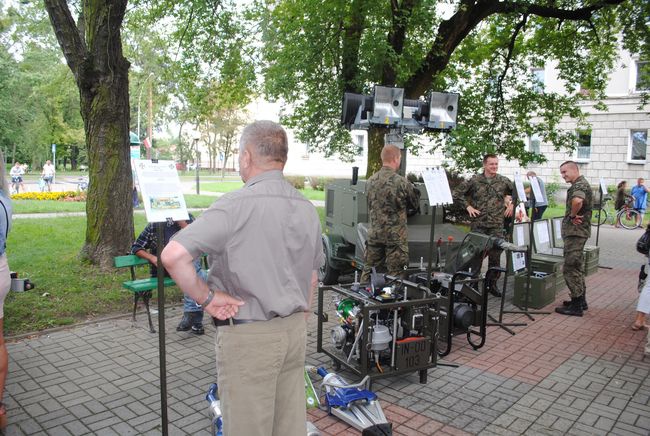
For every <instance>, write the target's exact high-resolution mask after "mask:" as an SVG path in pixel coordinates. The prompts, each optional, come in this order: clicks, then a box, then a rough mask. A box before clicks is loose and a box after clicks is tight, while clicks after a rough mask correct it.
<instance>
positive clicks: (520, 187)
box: [499, 173, 550, 321]
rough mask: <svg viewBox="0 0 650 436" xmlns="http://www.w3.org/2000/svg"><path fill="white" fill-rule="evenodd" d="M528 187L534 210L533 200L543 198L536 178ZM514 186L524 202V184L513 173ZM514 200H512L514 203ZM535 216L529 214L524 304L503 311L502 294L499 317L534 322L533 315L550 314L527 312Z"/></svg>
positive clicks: (531, 205) (517, 175) (502, 296)
mask: <svg viewBox="0 0 650 436" xmlns="http://www.w3.org/2000/svg"><path fill="white" fill-rule="evenodd" d="M529 182H530V186H531V195H530V207H531V210H534V209H535V199H536V198H540V199H543V198H544V196H543V194H542V190H541V189H540V186H539V182H538V181H537V177H530V179H529ZM515 186H516V187H517V189H516V190H515V194H516V195H517V196H520V197H519V198H521V199H522V200H523V201H526V192H525V190H524V184H523V180H522V178H521V176H520V175H519V173H515ZM514 201H515V199H513V203H514ZM534 216H535V214H531V220H530V227H529V232H530V234H529V237H528V241H529V243H528V250H527V251H526V267H527V268H526V292H525V296H524V304H523V307H521V308H519V310H503V306H504V300H505V295H506V293H505V292H503V294H502V295H501V311H500V314H499V316H501V313H517V314H524V315H526V316H527V317H528V318H529V319H530V320H531V321H535V318H533V315H548V314H550V312H545V311H539V310H536V311H532V310H529V308H528V303H529V301H530V286H531V277H532V275H533V262H532V258H533V241H534V238H535V236H534V234H533V228H534V227H535V220H534V219H533V218H534ZM513 231H514V226H513Z"/></svg>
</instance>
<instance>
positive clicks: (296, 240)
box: [162, 121, 323, 436]
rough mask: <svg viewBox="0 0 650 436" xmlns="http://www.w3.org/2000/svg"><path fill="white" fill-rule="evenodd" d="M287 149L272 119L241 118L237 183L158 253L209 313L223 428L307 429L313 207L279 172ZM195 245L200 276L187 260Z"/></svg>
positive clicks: (317, 240) (251, 431)
mask: <svg viewBox="0 0 650 436" xmlns="http://www.w3.org/2000/svg"><path fill="white" fill-rule="evenodd" d="M287 152H288V141H287V134H286V132H285V130H284V129H283V128H282V127H281V126H280V125H279V124H277V123H274V122H272V121H255V122H254V123H252V124H249V125H248V126H246V127H245V128H244V130H243V132H242V134H241V138H240V140H239V172H240V175H241V178H242V180H243V181H244V187H243V188H241V189H240V190H238V191H234V192H230V193H228V194H226V195H224V196H222V197H220V198H219V199H218V200H217V201H215V202H214V203H213V204H212V206H210V208H209V209H208V210H207V211H205V212H204V213H203V214H202V215H201V216H200V217H199V218H198V219H197V220H196V221H195V222H194V223H193V224H192V225H191V226H187V227H186V228H185V229H183V230H181V231H180V232H178V234H177V235H176V236H175V237H174V238H173V239H172V241H171V242H170V243H169V245H167V247H165V250H164V251H163V253H162V261H163V264H164V265H165V268H167V270H168V271H169V273H170V274H171V276H172V278H173V279H174V280H175V281H176V284H177V285H178V286H179V287H180V288H181V289H182V290H183V291H184V292H187V293H188V294H190V295H191V296H192V298H194V299H195V300H196V301H197V302H199V303H200V304H201V306H203V307H204V309H205V311H206V312H208V313H210V314H211V315H212V316H213V317H216V318H217V319H216V320H215V325H216V326H217V337H216V361H217V383H218V385H219V397H220V398H221V408H222V412H223V426H224V435H225V436H238V435H245V436H263V435H264V436H269V435H273V436H304V435H305V434H306V422H307V410H306V399H305V379H304V365H305V350H306V339H307V322H306V321H307V317H308V316H309V313H310V312H309V311H310V310H311V306H312V302H313V297H314V292H315V290H316V287H317V283H318V269H319V268H320V267H321V265H322V263H323V248H322V239H321V225H320V219H319V218H318V213H317V212H316V208H315V207H314V205H313V204H311V202H310V201H309V200H307V199H306V198H305V197H304V196H303V195H302V194H301V193H300V192H299V191H298V190H296V189H295V188H294V187H293V186H291V184H290V183H289V182H287V181H286V180H285V179H284V176H283V174H282V170H283V169H284V165H285V163H286V162H287ZM203 253H207V254H208V255H209V257H208V259H209V261H210V270H209V274H208V282H207V284H206V283H205V282H203V281H201V280H200V279H199V278H198V276H197V275H196V273H195V270H194V267H193V266H192V259H193V258H195V257H197V256H199V255H201V254H203ZM230 317H234V318H231V319H230V320H228V321H224V320H225V319H226V318H230Z"/></svg>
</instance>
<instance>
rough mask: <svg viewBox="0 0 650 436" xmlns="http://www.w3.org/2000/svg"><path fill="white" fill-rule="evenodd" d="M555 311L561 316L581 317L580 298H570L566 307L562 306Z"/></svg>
mask: <svg viewBox="0 0 650 436" xmlns="http://www.w3.org/2000/svg"><path fill="white" fill-rule="evenodd" d="M555 311H556V312H557V313H559V314H562V315H569V316H582V297H572V298H571V301H569V304H568V305H567V306H565V305H564V304H562V306H560V307H556V308H555Z"/></svg>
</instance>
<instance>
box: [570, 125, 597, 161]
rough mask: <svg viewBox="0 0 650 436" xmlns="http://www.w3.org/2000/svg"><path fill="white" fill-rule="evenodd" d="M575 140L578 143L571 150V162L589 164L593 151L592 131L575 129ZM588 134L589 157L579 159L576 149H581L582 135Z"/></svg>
mask: <svg viewBox="0 0 650 436" xmlns="http://www.w3.org/2000/svg"><path fill="white" fill-rule="evenodd" d="M575 133H576V139H577V142H578V145H577V146H576V148H575V150H573V160H574V161H576V162H580V163H585V162H591V155H592V151H593V143H592V134H593V131H592V130H591V129H576V131H575ZM587 134H589V157H579V156H578V151H579V150H578V148H579V147H581V145H580V137H581V136H582V135H587Z"/></svg>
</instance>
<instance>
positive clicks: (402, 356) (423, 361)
mask: <svg viewBox="0 0 650 436" xmlns="http://www.w3.org/2000/svg"><path fill="white" fill-rule="evenodd" d="M430 355H431V341H430V340H429V338H426V337H418V338H406V339H402V340H401V341H397V344H395V369H397V370H403V369H419V368H423V367H426V366H427V365H428V364H429V357H430Z"/></svg>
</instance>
